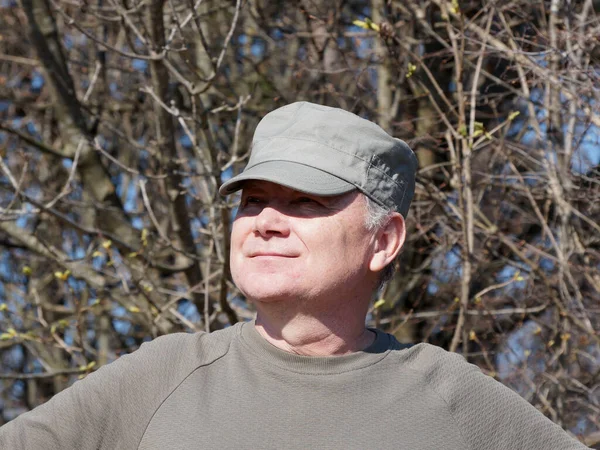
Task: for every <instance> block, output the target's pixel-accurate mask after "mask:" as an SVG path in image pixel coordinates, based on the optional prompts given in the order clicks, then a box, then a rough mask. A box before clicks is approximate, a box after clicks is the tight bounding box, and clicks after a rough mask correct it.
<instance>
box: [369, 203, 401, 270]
mask: <svg viewBox="0 0 600 450" xmlns="http://www.w3.org/2000/svg"><path fill="white" fill-rule="evenodd" d="M405 238H406V226H405V222H404V217H402V215H400V214H399V213H397V212H394V213H392V215H391V216H390V217H389V219H388V221H387V223H386V224H385V225H384V226H383V227H381V228H380V229H379V230H378V231H377V234H376V235H375V242H374V245H375V249H374V252H373V256H372V257H371V262H370V263H369V269H371V271H372V272H379V271H380V270H383V268H384V267H385V266H387V265H388V264H389V263H391V262H392V261H393V260H394V259H395V258H396V256H398V253H400V250H401V249H402V246H403V245H404V239H405Z"/></svg>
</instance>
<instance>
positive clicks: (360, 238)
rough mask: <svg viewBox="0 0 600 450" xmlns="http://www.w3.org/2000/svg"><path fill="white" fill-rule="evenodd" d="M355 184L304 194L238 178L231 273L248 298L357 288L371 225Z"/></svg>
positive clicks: (363, 280) (363, 278) (365, 280)
mask: <svg viewBox="0 0 600 450" xmlns="http://www.w3.org/2000/svg"><path fill="white" fill-rule="evenodd" d="M365 214H366V209H365V199H364V196H363V195H362V194H360V193H359V192H358V191H352V192H350V193H347V194H342V195H337V196H333V197H321V196H315V195H310V194H305V193H302V192H299V191H295V190H293V189H289V188H286V187H283V186H281V185H278V184H274V183H270V182H267V181H250V182H247V183H246V184H245V185H244V189H243V191H242V199H241V203H240V207H239V209H238V213H237V216H236V218H235V221H234V223H233V229H232V235H231V273H232V276H233V280H234V282H235V283H236V285H237V286H238V288H239V289H240V290H241V291H242V293H244V294H245V295H246V297H248V298H249V299H251V300H254V301H267V302H270V301H282V300H285V301H287V300H289V299H311V298H327V297H328V296H336V297H339V295H345V293H349V292H350V293H351V292H353V291H356V290H357V289H358V290H361V291H362V290H364V287H365V286H367V285H368V287H367V288H368V289H370V288H371V284H372V282H373V279H374V275H373V273H372V272H370V270H369V261H370V259H371V257H372V254H373V249H374V238H373V232H372V231H369V230H368V229H367V228H366V226H365Z"/></svg>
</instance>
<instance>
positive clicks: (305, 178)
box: [219, 161, 356, 196]
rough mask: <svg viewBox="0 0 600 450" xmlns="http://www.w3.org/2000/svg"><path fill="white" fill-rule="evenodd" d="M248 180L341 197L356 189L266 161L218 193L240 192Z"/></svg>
mask: <svg viewBox="0 0 600 450" xmlns="http://www.w3.org/2000/svg"><path fill="white" fill-rule="evenodd" d="M250 180H261V181H270V182H272V183H277V184H281V185H282V186H285V187H289V188H291V189H295V190H297V191H300V192H305V193H307V194H314V195H323V196H331V195H340V194H344V193H346V192H350V191H352V190H354V189H356V186H354V185H353V184H350V183H348V182H347V181H344V180H342V179H341V178H338V177H336V176H334V175H331V174H330V173H327V172H323V171H322V170H319V169H315V168H314V167H310V166H306V165H304V164H299V163H296V162H291V161H266V162H263V163H261V164H257V165H255V166H252V167H250V168H246V170H244V172H242V173H240V174H239V175H237V176H235V177H233V178H231V179H230V180H227V181H226V182H225V183H223V185H221V188H220V189H219V193H220V194H221V195H229V194H232V193H234V192H236V191H239V190H240V189H242V186H243V184H244V183H245V182H246V181H250Z"/></svg>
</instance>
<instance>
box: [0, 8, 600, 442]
mask: <svg viewBox="0 0 600 450" xmlns="http://www.w3.org/2000/svg"><path fill="white" fill-rule="evenodd" d="M0 20H1V21H2V22H1V24H2V26H3V29H4V30H7V31H6V34H5V37H4V38H3V40H2V41H0V53H1V54H0V65H1V67H2V69H1V71H0V73H1V76H2V78H3V81H4V82H3V83H0V119H1V121H0V132H1V134H0V143H1V145H2V148H3V154H2V158H1V160H0V161H1V164H0V169H1V171H2V175H1V178H0V179H1V180H2V183H1V184H0V188H1V189H0V207H1V208H2V209H1V210H0V215H1V217H0V230H1V231H0V243H1V245H2V247H3V252H2V257H1V258H0V263H1V264H2V266H1V267H2V270H0V272H2V277H1V278H0V297H1V300H0V301H1V303H0V327H1V330H2V334H1V335H0V355H1V357H2V367H3V369H2V373H0V378H1V379H2V380H3V381H2V384H1V386H2V398H3V401H4V409H3V413H4V414H3V420H9V419H10V418H12V417H13V416H14V415H15V414H18V413H19V412H20V411H23V410H27V409H29V408H31V407H34V406H35V405H36V404H38V403H40V402H41V401H44V400H45V399H47V398H49V397H50V396H52V395H53V394H54V393H56V392H58V391H59V390H60V389H63V388H64V387H65V386H67V385H68V384H69V383H71V382H73V381H74V379H76V378H77V376H83V375H85V374H86V373H88V372H89V371H91V370H94V369H95V368H96V367H98V366H100V365H102V364H105V363H107V362H110V361H112V360H114V359H115V358H117V357H118V356H119V355H120V354H122V353H124V352H129V351H132V350H133V349H135V348H136V347H137V346H138V345H139V344H140V343H141V342H142V341H144V340H145V339H149V338H152V337H155V336H157V335H160V334H164V333H171V332H174V331H180V330H185V331H198V330H208V331H210V330H213V329H217V328H220V327H223V326H226V325H227V324H232V323H234V322H236V321H238V320H245V319H249V318H251V317H252V314H253V313H252V305H250V304H247V303H246V301H245V299H244V298H243V297H242V296H241V295H240V293H239V292H238V291H237V290H236V288H235V286H233V284H232V283H231V280H230V274H229V272H228V254H229V241H228V239H229V226H230V222H231V219H232V216H233V214H234V213H235V200H226V199H223V198H221V197H219V195H218V194H217V191H218V187H219V186H220V185H221V183H222V182H223V181H224V180H225V179H227V178H228V177H230V176H231V175H232V174H233V173H237V172H238V171H239V170H241V168H242V167H243V165H244V163H245V161H246V158H247V156H248V153H249V143H250V141H251V135H252V131H253V129H254V127H255V125H256V123H257V122H258V120H260V118H261V117H262V116H263V115H264V114H265V113H266V112H268V111H270V110H272V109H274V108H276V107H278V106H281V105H283V104H286V103H289V102H293V101H296V100H309V101H315V102H319V103H325V104H328V105H331V106H337V107H341V108H344V109H347V110H350V111H352V112H355V113H357V114H359V115H361V116H364V117H367V118H369V119H371V120H374V121H376V122H378V123H379V124H380V125H381V126H382V127H383V128H385V129H386V130H387V131H389V132H390V133H391V134H393V135H395V136H397V137H400V138H403V139H405V140H407V141H408V142H409V143H410V144H411V146H412V148H413V149H414V150H415V152H416V154H417V156H418V159H419V163H420V173H419V179H418V186H417V195H416V199H415V202H414V204H413V208H412V210H411V213H410V215H409V229H410V232H409V239H408V242H407V245H406V248H405V250H404V253H403V255H402V258H401V261H400V262H399V267H398V269H399V270H398V271H397V274H396V276H395V277H394V279H393V280H391V281H390V282H389V283H388V284H387V286H386V287H385V289H384V290H383V291H382V292H381V296H380V298H376V299H374V300H375V301H374V304H373V307H372V310H371V313H370V316H369V320H370V322H371V323H372V324H374V325H377V326H380V327H383V328H385V329H386V330H388V331H389V332H391V333H393V334H395V335H396V336H397V337H398V338H399V339H401V340H405V341H411V342H418V341H428V342H432V343H435V344H438V345H441V346H443V347H446V348H448V349H450V350H452V351H458V352H460V353H462V354H463V355H464V356H465V357H466V358H467V359H469V360H470V361H471V362H473V363H475V364H478V365H479V366H480V367H481V368H482V370H484V371H485V372H486V373H488V374H489V375H491V376H494V377H497V378H498V379H499V380H500V381H502V382H504V383H506V384H508V385H509V386H511V387H512V388H514V389H515V390H517V391H518V392H519V393H521V395H523V396H524V397H525V398H527V399H528V400H529V401H530V402H532V403H533V404H534V405H536V406H537V407H538V408H540V410H542V411H543V412H544V413H545V414H547V415H548V416H549V417H551V418H552V419H553V420H554V421H555V422H557V423H559V424H561V425H562V426H563V427H565V428H566V429H568V430H570V431H571V432H572V433H574V434H576V435H577V436H578V437H580V438H581V439H582V440H583V441H584V442H585V443H586V444H587V445H590V446H591V445H597V443H598V442H600V437H599V431H598V430H599V429H600V424H599V423H598V419H597V417H598V416H600V414H599V413H600V398H599V397H600V396H599V393H598V387H597V385H598V376H599V373H600V346H599V344H600V343H599V340H600V338H599V336H598V314H599V313H600V309H599V308H598V305H599V304H600V303H599V301H598V300H599V299H600V251H599V245H600V233H599V232H600V227H599V226H598V223H600V210H599V206H598V205H599V204H600V202H599V200H600V187H599V185H600V172H599V171H598V167H599V164H600V155H599V153H600V152H599V151H598V148H600V146H599V145H598V130H599V128H598V127H599V126H600V110H599V108H598V104H599V100H600V99H599V98H598V92H599V89H598V87H599V79H598V70H599V63H600V58H599V56H598V55H599V54H600V46H599V45H598V42H597V39H595V38H594V36H597V35H598V31H599V29H600V22H599V20H598V5H597V4H595V3H594V2H593V1H591V0H570V1H566V2H561V1H558V0H548V1H534V2H530V1H524V0H510V1H508V2H505V3H503V4H502V5H501V4H500V3H497V2H491V1H476V0H470V1H461V2H457V1H452V2H442V1H438V0H418V1H417V0H408V1H403V2H396V1H387V2H384V1H379V0H373V1H372V2H369V1H358V0H352V1H335V2H322V1H316V0H306V1H302V2H267V1H263V0H249V1H247V2H242V1H241V0H239V1H233V0H230V1H227V2H217V1H213V0H204V1H198V2H182V1H179V0H169V1H168V2H167V1H162V0H152V1H151V2H137V1H125V2H120V1H118V0H108V1H106V0H98V1H96V2H72V1H67V0H22V2H21V4H20V5H19V6H17V5H12V4H11V5H9V6H7V7H5V8H4V9H3V10H2V14H1V15H0Z"/></svg>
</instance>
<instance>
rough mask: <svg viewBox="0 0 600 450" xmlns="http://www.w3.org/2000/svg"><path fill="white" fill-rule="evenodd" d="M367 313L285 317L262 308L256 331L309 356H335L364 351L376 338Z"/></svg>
mask: <svg viewBox="0 0 600 450" xmlns="http://www.w3.org/2000/svg"><path fill="white" fill-rule="evenodd" d="M364 317H365V316H364V314H363V315H362V316H360V315H357V314H353V317H349V318H343V317H340V315H339V314H336V315H335V316H334V317H331V316H327V315H323V314H321V315H320V317H316V316H311V315H306V314H296V315H294V316H293V317H291V318H290V317H287V318H285V319H283V320H282V319H281V318H280V317H277V316H276V315H270V314H268V312H267V311H260V310H259V313H258V316H257V318H256V330H257V331H258V333H259V334H260V335H261V336H262V337H263V338H265V339H266V340H267V341H268V342H269V343H271V344H272V345H274V346H275V347H278V348H280V349H282V350H284V351H286V352H289V353H295V354H298V355H306V356H333V355H344V354H348V353H353V352H357V351H360V350H364V349H365V348H367V347H368V346H369V345H371V344H372V343H373V341H374V340H375V333H373V332H372V331H369V330H368V329H367V328H366V327H365V320H364Z"/></svg>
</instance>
